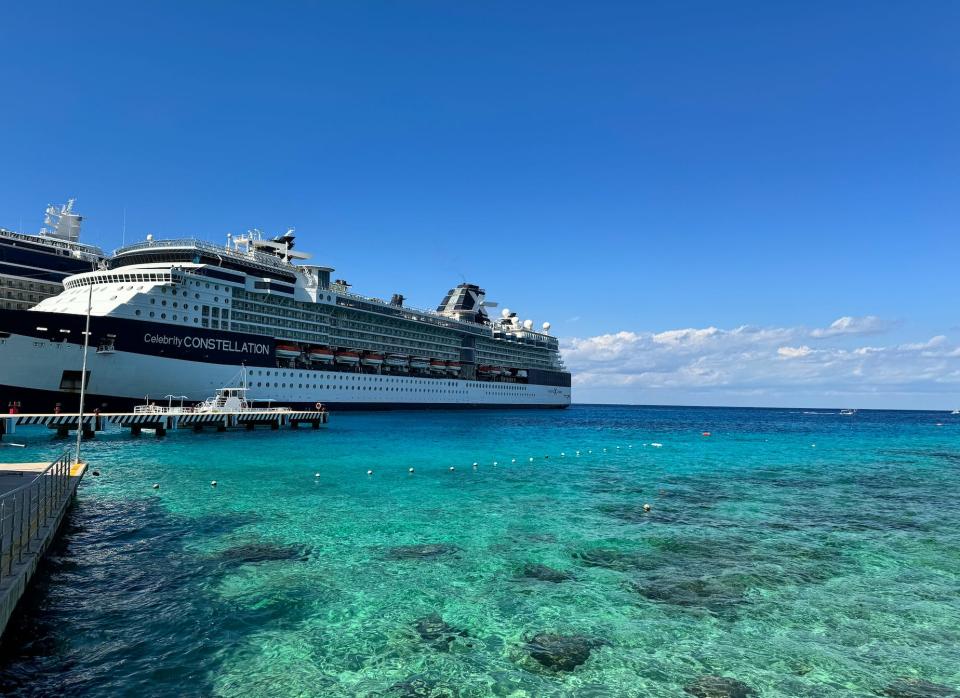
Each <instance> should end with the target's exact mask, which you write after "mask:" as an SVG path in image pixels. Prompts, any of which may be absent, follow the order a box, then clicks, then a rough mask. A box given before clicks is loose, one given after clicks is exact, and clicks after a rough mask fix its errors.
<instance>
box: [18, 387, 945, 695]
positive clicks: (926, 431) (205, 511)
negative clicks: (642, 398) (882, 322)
mask: <svg viewBox="0 0 960 698" xmlns="http://www.w3.org/2000/svg"><path fill="white" fill-rule="evenodd" d="M704 432H709V434H710V435H709V436H706V435H704ZM6 440H7V441H17V442H21V443H25V444H26V445H27V448H26V449H14V448H2V449H0V459H2V460H18V459H19V460H41V459H43V458H52V457H53V456H55V455H57V454H58V453H59V452H60V451H61V450H62V449H63V448H64V447H65V446H68V445H69V444H68V443H65V442H64V441H57V440H55V439H53V438H51V437H50V436H49V435H48V433H47V432H46V431H45V430H33V431H28V430H25V429H22V428H21V429H20V430H19V432H18V433H17V434H16V435H15V436H8V437H6ZM658 444H659V445H658ZM85 458H86V459H88V460H89V461H90V463H91V470H93V469H95V470H97V471H98V472H99V473H100V474H99V476H93V475H92V474H91V473H88V475H87V477H86V478H85V480H84V482H83V483H82V485H81V487H80V491H79V494H78V497H77V501H76V503H75V506H74V507H73V509H72V510H71V512H70V514H69V516H68V519H67V521H66V524H65V527H64V530H63V535H62V538H61V540H60V541H59V542H58V543H57V544H56V545H55V547H54V549H53V550H52V552H51V554H50V556H49V558H48V560H47V561H46V562H45V563H44V565H43V566H42V568H41V571H40V572H39V574H38V576H37V577H36V578H35V584H34V585H33V588H32V589H31V590H30V591H29V592H28V595H27V596H26V597H25V599H24V601H23V602H22V603H21V607H20V609H19V611H18V613H17V615H16V616H15V618H14V619H13V621H12V623H11V625H10V626H9V628H8V631H7V633H6V635H5V637H4V638H3V641H2V643H0V692H3V693H4V694H10V695H25V696H34V695H35V696H53V695H69V696H127V695H136V696H384V697H386V696H435V697H439V696H514V697H521V696H530V697H534V696H536V697H540V696H584V697H586V696H686V695H691V694H692V695H701V696H741V695H760V696H771V697H772V696H784V697H786V696H789V697H798V696H800V697H802V696H810V697H817V698H824V697H830V696H864V697H866V696H876V695H891V696H908V695H909V696H942V695H948V693H945V692H937V691H945V690H946V689H945V688H944V687H952V688H954V689H956V688H958V687H960V525H958V524H960V417H958V416H952V415H949V414H947V413H943V412H940V413H934V412H926V413H925V412H873V411H861V412H859V413H857V414H856V415H855V416H841V415H839V414H838V413H837V411H836V410H762V409H715V408H711V409H706V408H703V409H700V408H663V407H648V408H644V407H610V406H584V405H578V406H574V407H572V408H571V409H569V410H566V411H542V412H539V411H497V412H437V413H429V412H426V413H425V412H398V413H392V414H334V415H332V419H331V423H330V425H329V427H327V428H326V429H323V430H320V431H312V430H309V429H307V430H299V431H283V432H269V431H258V432H254V433H235V434H216V433H204V434H192V433H178V434H172V435H170V436H168V437H166V438H164V439H159V440H158V439H156V438H154V437H153V436H152V435H147V434H145V435H144V436H143V437H142V438H140V439H139V440H134V439H132V438H130V437H129V436H127V435H125V434H122V433H117V434H114V435H106V436H98V438H97V439H96V440H94V441H92V442H89V443H87V444H85ZM474 464H476V467H474ZM410 468H413V469H414V472H413V473H410V472H409V469H410ZM368 471H372V473H371V474H368ZM213 480H216V481H217V486H216V487H213V486H211V481H213ZM154 483H158V484H159V485H160V487H159V489H153V487H152V485H153V484H154ZM645 504H648V505H649V511H647V510H645V508H644V505H645ZM711 676H712V677H726V678H725V680H722V681H721V680H719V679H710V678H705V677H711ZM711 682H712V683H711ZM924 682H929V683H924ZM936 685H939V686H940V687H941V688H940V689H937V688H936ZM711 686H712V688H711ZM685 689H686V690H687V691H689V692H685ZM750 690H752V693H748V691H750ZM711 691H714V692H711ZM909 691H913V692H909ZM949 695H952V694H949Z"/></svg>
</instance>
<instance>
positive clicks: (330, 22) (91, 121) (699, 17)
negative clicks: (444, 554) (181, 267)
mask: <svg viewBox="0 0 960 698" xmlns="http://www.w3.org/2000/svg"><path fill="white" fill-rule="evenodd" d="M958 31H960V5H958V4H957V3H951V2H925V3H917V4H908V3H902V2H897V3H888V2H869V3H868V2H842V3H828V2H809V3H769V2H741V3H716V2H662V3H636V2H624V3H618V2H591V3H566V2H560V3H556V2H551V3H533V2H531V3H508V2H484V3H449V2H416V3H397V2H392V3H388V2H380V3H372V2H371V3H363V2H339V3H332V2H329V3H293V2H288V3H249V4H248V3H238V2H231V3H227V2H208V3H194V2H190V3H175V2H170V3H163V4H156V5H154V6H151V7H147V5H146V4H143V3H92V4H83V6H80V5H77V4H75V3H72V4H51V3H43V2H38V3H20V4H19V5H17V4H14V5H11V4H9V3H8V5H7V6H6V7H5V8H4V9H3V11H2V15H0V40H2V42H3V46H4V53H5V59H4V61H3V62H2V64H0V95H2V104H3V108H2V109H0V155H2V158H3V168H2V171H0V225H3V226H5V227H12V228H16V227H19V226H20V225H22V226H23V228H25V229H27V230H36V229H37V228H38V227H39V225H40V223H41V221H40V215H41V212H42V208H43V206H44V205H45V204H47V203H48V202H49V201H59V200H62V199H65V198H66V197H67V196H76V197H78V199H79V208H80V209H81V211H82V212H83V213H84V214H85V215H86V216H87V222H86V227H85V235H86V236H87V238H88V239H89V240H90V241H91V242H97V243H100V244H102V245H103V246H105V247H109V248H113V247H116V246H118V245H119V243H120V230H121V221H122V216H123V210H124V208H126V212H127V240H128V241H129V240H132V239H137V238H141V237H142V236H143V235H144V234H146V233H147V232H152V233H154V234H156V235H161V236H173V235H196V236H199V237H204V238H207V239H211V240H222V239H223V237H224V235H225V234H226V233H227V232H228V231H229V232H239V231H243V230H246V229H247V228H251V227H258V228H261V229H263V230H266V231H270V232H280V231H282V230H283V229H285V228H286V227H287V226H296V228H297V231H298V234H299V236H300V240H301V244H302V246H303V247H304V248H307V249H310V250H311V251H314V252H315V258H316V259H317V260H318V261H321V262H324V263H329V264H331V265H333V266H335V267H337V268H338V270H339V271H340V272H342V275H343V276H345V277H346V278H347V279H348V280H349V281H351V282H352V283H353V284H354V285H355V288H356V289H357V290H359V291H361V292H367V293H370V294H372V295H381V296H389V294H390V293H392V292H394V291H402V292H404V293H405V294H406V295H407V296H408V298H410V299H411V301H412V302H414V303H416V304H419V305H431V306H432V305H435V304H436V303H437V302H438V301H439V300H440V298H441V297H442V295H443V293H444V292H445V291H446V289H447V288H449V287H450V286H451V285H453V284H455V283H457V282H459V281H460V280H461V279H462V278H466V279H468V280H471V281H474V282H477V283H480V284H482V285H483V286H485V287H486V288H487V290H488V292H489V296H490V297H491V298H492V299H495V300H498V301H500V302H501V303H503V304H506V305H508V306H509V307H511V308H512V309H515V310H517V311H519V312H520V313H521V315H523V316H529V317H532V318H533V319H535V320H536V321H537V322H538V323H539V322H540V321H543V320H550V321H551V322H552V323H553V325H554V328H555V332H556V333H557V334H558V335H559V336H560V337H561V338H562V339H563V341H564V345H565V346H566V347H567V348H568V349H567V355H568V359H567V360H568V363H569V364H570V365H571V367H573V368H574V369H575V370H576V373H577V374H578V379H577V381H578V383H577V398H578V399H580V400H584V401H587V400H603V401H623V402H639V403H700V404H704V403H705V404H786V405H799V404H856V405H861V406H905V407H925V406H930V407H947V406H954V403H956V404H958V405H960V319H958V313H957V310H956V308H957V303H956V297H957V285H958V282H957V278H958V272H957V267H958V262H960V254H958V253H960V243H958V235H957V233H958V230H957V227H958V223H957V222H958V220H960V216H958V214H960V173H958V163H960V157H958V156H960V134H958V126H957V124H958V123H960V93H958V90H960V88H958V87H957V86H958V84H960V81H958V78H960V74H958V73H960V49H958V43H957V41H956V36H957V35H958ZM21 221H22V223H21ZM845 317H847V318H851V319H852V320H851V321H850V322H848V323H847V324H846V325H845V327H847V328H848V330H849V331H844V332H840V333H833V334H829V335H825V336H814V335H815V333H816V332H817V330H818V329H819V330H825V329H827V328H829V326H830V325H831V323H834V322H835V321H837V320H838V319H840V318H845ZM870 318H873V319H872V320H871V319H870ZM709 328H717V332H719V334H717V333H713V334H710V333H709V332H707V334H703V333H702V332H701V331H706V330H709ZM737 328H747V329H748V330H749V331H750V332H753V331H754V330H758V331H759V330H764V332H766V334H762V335H760V334H749V332H748V333H747V334H745V333H744V332H740V333H739V334H737ZM864 328H865V329H864ZM687 329H689V330H691V331H695V332H694V333H693V334H687V335H682V336H684V337H686V338H687V339H686V340H683V341H686V342H688V343H687V344H683V342H681V343H680V344H682V345H683V346H680V345H678V344H677V343H676V342H673V341H672V339H671V341H669V342H665V341H658V340H655V339H653V338H655V337H658V336H659V337H661V339H662V338H663V337H670V338H674V337H677V336H681V335H672V334H667V335H664V334H663V333H671V332H675V331H678V330H687ZM697 332H700V334H697ZM777 332H781V334H777ZM784 333H785V334H784ZM624 336H626V337H627V339H624ZM631 337H632V338H631ZM937 337H942V338H943V339H942V340H941V339H938V340H936V342H935V343H934V344H935V346H933V347H932V348H927V349H913V350H909V349H903V347H909V346H915V347H920V346H924V345H925V343H928V342H929V341H930V340H932V339H934V338H937ZM618 338H619V339H618ZM694 338H698V339H694ZM767 340H769V343H764V342H765V341H767ZM744 341H745V342H746V345H744V344H743V342H744ZM689 342H693V344H690V343H689ZM744 346H745V347H746V348H744ZM804 346H807V347H808V348H809V349H810V351H809V352H806V353H804V352H803V351H802V350H800V351H799V353H796V352H794V353H791V350H799V349H800V348H802V347H804ZM671 347H673V348H672V349H671ZM864 348H869V349H871V350H877V351H874V352H873V353H869V360H867V359H862V360H860V359H857V358H856V357H858V356H859V357H865V356H868V354H863V353H861V354H856V353H854V352H856V351H858V350H862V349H864ZM780 349H786V350H787V351H786V353H781V352H780ZM955 350H956V351H955ZM611 351H612V352H613V353H612V354H611ZM664 351H665V352H666V353H665V354H664V353H663V352H664ZM844 352H846V353H844ZM954 352H955V353H956V355H955V356H954V355H953V353H954ZM878 355H882V360H878V359H877V356H878ZM838 357H839V358H838ZM844 357H845V358H844ZM875 359H877V360H875ZM684 362H686V363H684ZM858 362H859V363H858ZM707 364H709V365H710V366H711V367H712V368H711V372H710V373H709V374H706V373H704V372H703V371H701V370H700V368H702V367H703V366H704V365H707ZM787 366H788V367H789V370H786V369H785V367H787ZM698 367H699V368H698ZM801 369H802V370H801ZM794 373H796V375H794Z"/></svg>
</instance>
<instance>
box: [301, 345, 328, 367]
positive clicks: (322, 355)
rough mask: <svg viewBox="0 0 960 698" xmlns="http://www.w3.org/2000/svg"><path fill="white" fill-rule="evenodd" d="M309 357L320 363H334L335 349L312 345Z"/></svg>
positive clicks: (308, 353)
mask: <svg viewBox="0 0 960 698" xmlns="http://www.w3.org/2000/svg"><path fill="white" fill-rule="evenodd" d="M307 358H308V359H310V360H311V361H313V362H315V363H318V364H329V363H333V350H332V349H327V348H326V347H310V350H309V351H308V352H307Z"/></svg>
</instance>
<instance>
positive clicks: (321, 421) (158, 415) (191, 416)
mask: <svg viewBox="0 0 960 698" xmlns="http://www.w3.org/2000/svg"><path fill="white" fill-rule="evenodd" d="M329 419H330V413H329V412H327V411H326V410H322V409H316V410H288V409H283V408H264V409H256V408H254V409H242V410H236V411H233V410H216V411H209V412H206V411H198V410H191V409H190V408H186V409H178V408H173V409H169V408H165V407H156V408H152V409H151V408H148V409H142V410H137V411H134V412H103V413H101V412H93V413H84V415H83V418H82V426H81V418H80V415H79V414H77V413H72V414H70V413H59V412H58V413H47V414H28V413H23V414H5V415H0V439H3V437H4V435H5V434H13V433H15V432H16V428H17V427H18V426H30V425H36V426H45V427H47V428H49V429H54V430H56V432H57V433H58V434H59V435H61V436H66V435H67V434H68V433H69V432H71V431H76V430H77V428H82V429H83V436H84V437H87V438H89V437H92V436H94V434H96V433H97V432H99V431H104V430H106V429H107V427H108V426H109V425H111V424H112V425H115V426H118V427H120V428H124V429H129V430H130V433H131V434H133V435H134V436H136V435H137V434H140V433H141V432H142V431H143V430H144V429H147V430H151V431H153V432H155V433H156V435H157V436H163V435H165V434H166V433H167V432H168V431H176V430H178V429H191V430H193V431H202V430H203V429H214V430H216V431H226V430H228V429H247V430H252V429H254V428H256V427H258V426H264V427H269V428H271V429H279V428H280V427H282V426H289V427H291V428H294V429H296V428H297V427H298V426H300V425H302V424H309V425H310V426H312V427H313V428H314V429H319V428H320V427H321V426H322V425H325V424H326V423H327V422H328V421H329Z"/></svg>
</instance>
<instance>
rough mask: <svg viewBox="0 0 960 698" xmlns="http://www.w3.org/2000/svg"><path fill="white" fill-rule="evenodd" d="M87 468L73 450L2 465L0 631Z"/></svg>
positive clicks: (51, 539)
mask: <svg viewBox="0 0 960 698" xmlns="http://www.w3.org/2000/svg"><path fill="white" fill-rule="evenodd" d="M86 470H87V466H86V464H85V463H75V462H74V461H73V457H72V456H71V455H70V453H64V454H63V455H62V456H60V458H58V459H57V460H55V461H54V462H53V463H7V464H0V634H2V633H3V630H4V629H5V628H6V627H7V621H8V620H10V615H11V614H12V613H13V610H14V608H16V606H17V602H18V601H19V600H20V597H21V596H23V593H24V591H26V588H27V584H28V583H29V582H30V578H31V577H33V573H34V572H35V571H36V569H37V565H38V564H39V562H40V558H41V557H42V556H43V554H44V553H45V552H46V550H47V548H49V547H50V543H51V542H52V541H53V539H54V537H55V536H56V534H57V531H58V530H59V528H60V524H61V523H62V522H63V517H64V514H66V511H67V509H68V507H69V506H70V502H71V501H73V496H74V494H75V493H76V491H77V485H78V484H80V480H81V479H82V478H83V474H84V473H85V472H86Z"/></svg>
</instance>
